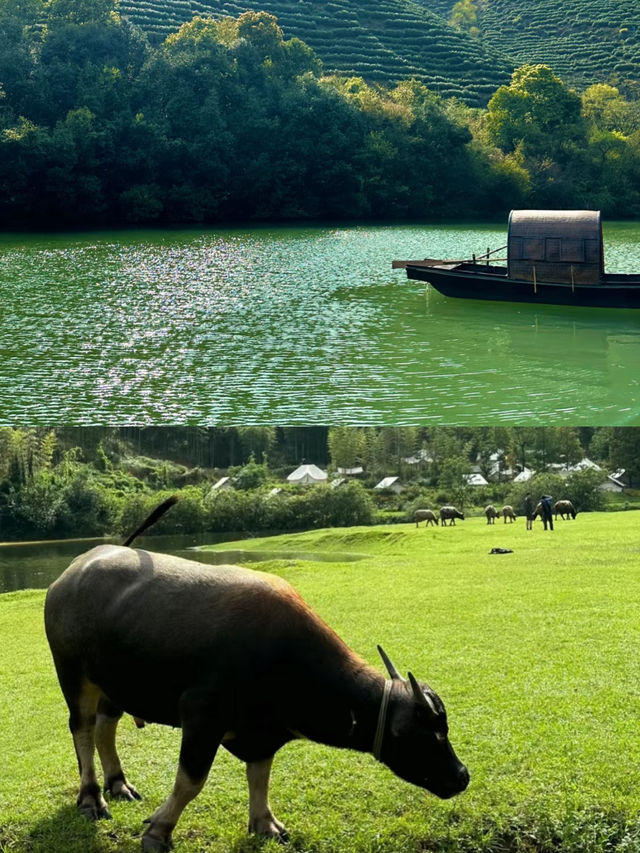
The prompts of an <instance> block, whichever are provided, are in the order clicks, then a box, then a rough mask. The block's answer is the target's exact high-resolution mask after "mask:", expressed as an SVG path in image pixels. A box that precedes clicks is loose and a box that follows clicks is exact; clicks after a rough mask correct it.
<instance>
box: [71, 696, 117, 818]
mask: <svg viewBox="0 0 640 853" xmlns="http://www.w3.org/2000/svg"><path fill="white" fill-rule="evenodd" d="M65 695H66V698H67V704H68V705H69V729H70V730H71V734H72V736H73V745H74V746H75V749H76V756H77V758H78V769H79V771H80V791H79V792H78V799H77V801H76V802H77V806H78V809H79V810H80V812H81V813H82V814H84V815H85V816H86V817H88V818H91V819H92V820H97V819H99V818H110V817H111V815H110V814H109V809H108V808H107V804H106V802H105V800H104V797H103V796H102V792H101V791H100V786H99V785H98V779H97V777H96V766H95V746H96V742H95V726H96V709H97V707H98V700H99V698H100V690H99V689H98V688H97V687H96V686H95V684H91V683H90V682H88V681H85V682H84V683H83V684H82V686H81V687H80V689H79V690H77V691H76V692H75V694H74V695H70V694H69V693H65Z"/></svg>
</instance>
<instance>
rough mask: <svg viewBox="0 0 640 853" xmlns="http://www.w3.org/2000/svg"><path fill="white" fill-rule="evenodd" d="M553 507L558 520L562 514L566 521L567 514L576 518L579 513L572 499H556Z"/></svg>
mask: <svg viewBox="0 0 640 853" xmlns="http://www.w3.org/2000/svg"><path fill="white" fill-rule="evenodd" d="M553 509H554V512H555V514H556V521H557V520H558V516H560V518H561V519H562V520H563V521H565V515H566V516H567V519H568V518H569V517H571V518H575V517H576V515H577V514H578V513H577V512H576V509H575V507H574V505H573V504H572V503H571V501H556V502H555V504H554V506H553Z"/></svg>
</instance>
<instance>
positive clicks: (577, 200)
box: [0, 0, 640, 227]
mask: <svg viewBox="0 0 640 853" xmlns="http://www.w3.org/2000/svg"><path fill="white" fill-rule="evenodd" d="M559 206H560V207H563V206H564V207H597V208H599V209H601V210H603V212H604V213H605V214H607V215H613V216H624V217H630V216H637V215H639V214H640V109H639V106H638V102H636V101H629V100H627V99H626V98H625V97H624V96H623V95H622V94H621V93H620V92H619V91H618V90H617V89H616V88H614V87H612V86H609V85H605V84H602V85H597V86H592V87H590V89H588V90H587V91H586V92H584V93H583V94H582V96H579V95H578V94H576V93H575V92H574V91H572V90H570V89H569V88H568V87H566V86H565V85H564V83H563V82H562V81H561V80H560V79H559V78H558V77H557V76H556V75H555V74H554V73H553V72H552V71H551V70H550V69H549V68H547V67H546V66H523V67H522V68H520V69H517V70H516V72H515V73H514V75H513V79H512V82H511V83H510V85H508V86H502V87H500V89H499V90H498V91H497V92H496V93H495V95H494V96H493V98H492V99H491V100H490V101H489V104H488V107H487V109H472V108H469V107H467V106H465V105H464V104H462V103H461V102H459V101H457V100H455V99H448V100H444V99H441V98H439V97H438V96H436V95H435V94H433V93H432V92H430V91H429V90H428V89H427V88H426V87H425V86H424V85H422V84H421V83H418V82H416V81H402V82H400V83H398V85H396V86H394V87H385V86H382V85H375V84H371V83H368V82H366V81H365V80H363V79H362V78H357V77H352V78H344V77H338V76H335V75H331V76H326V75H323V72H322V65H321V62H320V60H319V59H318V57H317V55H316V54H315V53H314V52H313V50H311V48H309V47H308V46H307V45H306V44H305V43H303V42H302V41H300V40H299V39H296V38H293V39H285V38H284V35H283V32H282V30H281V29H280V27H279V26H278V23H277V20H276V19H275V18H274V17H273V16H272V15H269V14H267V13H264V12H246V13H244V14H242V15H240V16H239V17H238V18H222V19H219V20H213V19H206V18H201V17H196V18H194V19H193V20H192V21H191V22H189V23H186V24H184V25H183V26H182V27H181V28H180V30H179V31H177V32H176V33H173V34H172V35H170V36H169V37H168V38H167V39H166V40H165V41H164V42H163V43H161V44H160V45H157V46H152V45H150V44H149V42H148V40H147V38H146V36H145V35H144V34H143V33H142V32H141V31H140V30H139V29H137V28H136V27H135V26H133V25H132V24H131V23H130V22H129V21H127V20H125V19H124V18H121V17H120V15H119V13H118V7H117V2H116V1H115V0H73V2H72V0H47V2H44V0H0V226H2V227H9V226H10V227H65V226H68V227H71V226H79V225H83V226H86V225H104V224H119V225H124V224H142V223H145V224H153V223H157V224H167V223H189V222H202V223H218V222H234V221H240V220H242V221H263V220H269V221H275V220H302V219H304V220H309V219H315V220H321V219H333V220H335V219H340V220H348V219H351V220H354V219H384V220H389V219H407V218H421V219H429V218H447V217H455V216H462V215H464V216H465V217H470V216H482V217H483V218H486V217H488V216H493V215H498V214H500V215H502V214H503V213H504V211H506V210H508V209H510V208H513V207H516V208H517V207H559Z"/></svg>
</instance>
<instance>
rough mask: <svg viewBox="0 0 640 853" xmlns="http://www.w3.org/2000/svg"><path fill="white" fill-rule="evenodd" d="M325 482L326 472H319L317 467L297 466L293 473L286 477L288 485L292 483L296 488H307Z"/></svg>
mask: <svg viewBox="0 0 640 853" xmlns="http://www.w3.org/2000/svg"><path fill="white" fill-rule="evenodd" d="M326 480H327V473H326V471H321V470H320V468H318V466H317V465H299V466H298V467H297V468H296V470H295V471H292V472H291V474H289V476H288V477H287V482H288V483H293V484H294V485H296V486H309V485H313V484H314V483H325V482H326Z"/></svg>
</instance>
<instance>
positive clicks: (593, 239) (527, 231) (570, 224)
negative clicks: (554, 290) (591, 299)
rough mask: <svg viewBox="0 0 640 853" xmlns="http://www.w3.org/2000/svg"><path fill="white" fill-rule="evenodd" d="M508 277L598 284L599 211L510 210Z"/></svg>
mask: <svg viewBox="0 0 640 853" xmlns="http://www.w3.org/2000/svg"><path fill="white" fill-rule="evenodd" d="M507 258H508V264H509V271H508V273H509V278H513V279H518V280H521V281H541V282H542V281H544V282H562V283H567V284H571V283H575V284H598V283H600V282H601V281H602V279H603V276H604V254H603V246H602V222H601V219H600V211H599V210H512V211H511V214H510V215H509V233H508V240H507Z"/></svg>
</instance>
